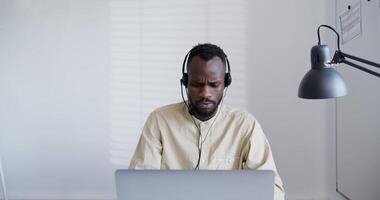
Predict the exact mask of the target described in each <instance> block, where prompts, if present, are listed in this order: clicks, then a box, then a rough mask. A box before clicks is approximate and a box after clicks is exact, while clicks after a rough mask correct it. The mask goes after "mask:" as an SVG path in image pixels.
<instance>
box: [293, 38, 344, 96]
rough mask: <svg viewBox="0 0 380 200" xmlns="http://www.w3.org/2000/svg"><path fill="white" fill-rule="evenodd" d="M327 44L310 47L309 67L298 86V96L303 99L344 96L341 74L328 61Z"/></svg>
mask: <svg viewBox="0 0 380 200" xmlns="http://www.w3.org/2000/svg"><path fill="white" fill-rule="evenodd" d="M329 56H330V51H329V48H328V46H327V45H315V46H313V47H312V48H311V54H310V58H311V69H310V70H309V71H308V72H307V73H306V75H305V76H304V77H303V79H302V81H301V84H300V85H299V87H298V97H300V98H304V99H327V98H335V97H341V96H345V95H346V94H347V87H346V84H345V82H344V80H343V78H342V76H341V75H340V74H339V73H338V72H337V71H336V70H335V69H334V68H333V67H331V64H330V63H329Z"/></svg>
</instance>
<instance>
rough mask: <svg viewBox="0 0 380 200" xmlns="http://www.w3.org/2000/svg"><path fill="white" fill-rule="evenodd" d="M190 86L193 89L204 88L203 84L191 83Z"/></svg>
mask: <svg viewBox="0 0 380 200" xmlns="http://www.w3.org/2000/svg"><path fill="white" fill-rule="evenodd" d="M190 86H192V87H202V84H199V83H194V82H190Z"/></svg>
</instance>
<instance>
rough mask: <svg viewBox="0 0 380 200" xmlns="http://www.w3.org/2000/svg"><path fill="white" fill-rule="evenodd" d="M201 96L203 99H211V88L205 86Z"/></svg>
mask: <svg viewBox="0 0 380 200" xmlns="http://www.w3.org/2000/svg"><path fill="white" fill-rule="evenodd" d="M200 96H201V97H202V98H205V99H206V98H210V97H211V91H210V88H209V87H208V86H204V87H202V88H201V91H200Z"/></svg>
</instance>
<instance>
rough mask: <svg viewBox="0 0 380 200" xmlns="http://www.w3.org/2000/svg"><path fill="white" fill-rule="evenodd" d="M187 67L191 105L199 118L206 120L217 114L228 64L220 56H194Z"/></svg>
mask: <svg viewBox="0 0 380 200" xmlns="http://www.w3.org/2000/svg"><path fill="white" fill-rule="evenodd" d="M187 68H188V69H187V72H188V74H189V83H188V87H187V88H188V91H187V95H188V98H189V100H190V103H191V104H190V106H191V107H192V109H193V110H194V116H195V117H196V118H197V119H199V120H201V121H206V120H208V119H210V118H212V117H213V116H214V115H215V114H216V111H217V109H218V106H219V103H220V101H221V99H222V97H223V91H224V76H225V73H226V65H225V64H224V63H223V62H222V60H221V59H220V58H219V57H218V56H215V57H213V58H212V59H211V60H209V61H205V60H203V59H202V58H201V57H199V56H194V57H193V58H192V59H191V61H190V63H189V65H188V67H187Z"/></svg>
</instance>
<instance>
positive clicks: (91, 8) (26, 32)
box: [0, 0, 114, 199]
mask: <svg viewBox="0 0 380 200" xmlns="http://www.w3.org/2000/svg"><path fill="white" fill-rule="evenodd" d="M108 20H109V19H108V1H106V0H96V1H93V0H89V1H84V0H82V1H77V0H65V1H48V0H47V1H43V0H20V1H13V0H2V1H1V2H0V44H1V45H0V91H1V92H0V123H1V124H0V153H1V154H2V158H3V165H4V172H5V180H6V186H7V189H8V195H9V198H31V199H57V198H58V199H65V198H67V199H73V198H74V199H88V198H90V199H91V198H95V199H101V198H109V197H110V196H113V192H114V190H113V187H112V183H113V180H112V170H111V166H110V164H109V154H108V152H107V151H104V150H105V149H108V144H109V143H108V141H109V140H108V137H109V135H108V133H109V130H108V127H109V124H108V123H109V110H110V108H109V104H110V103H109V99H110V91H109V84H110V81H109V70H110V68H109V44H108V38H109V36H108Z"/></svg>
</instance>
